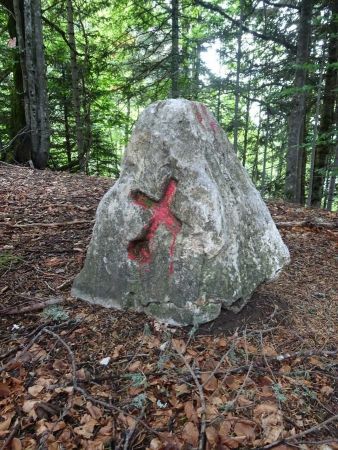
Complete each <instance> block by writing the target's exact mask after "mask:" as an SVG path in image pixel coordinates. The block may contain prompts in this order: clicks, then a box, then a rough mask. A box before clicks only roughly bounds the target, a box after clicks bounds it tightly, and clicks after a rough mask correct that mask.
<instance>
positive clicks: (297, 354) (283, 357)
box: [216, 349, 338, 374]
mask: <svg viewBox="0 0 338 450" xmlns="http://www.w3.org/2000/svg"><path fill="white" fill-rule="evenodd" d="M337 353H338V350H337V349H335V350H316V349H314V350H305V351H299V352H292V353H284V354H280V355H277V356H270V357H265V358H262V359H261V360H258V361H256V362H253V365H252V368H253V369H259V368H260V367H261V366H262V365H264V363H266V362H281V361H285V360H288V359H292V358H308V357H310V356H325V357H328V356H335V355H336V354H337ZM249 367H250V364H245V365H243V366H239V367H233V368H232V369H231V368H230V369H228V370H227V372H226V373H227V374H231V373H240V372H244V371H245V370H248V368H249ZM222 373H224V372H223V371H222V372H219V371H218V372H216V374H222Z"/></svg>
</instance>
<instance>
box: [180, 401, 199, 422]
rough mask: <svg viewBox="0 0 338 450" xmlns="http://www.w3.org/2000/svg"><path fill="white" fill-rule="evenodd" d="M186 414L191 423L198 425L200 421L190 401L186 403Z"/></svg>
mask: <svg viewBox="0 0 338 450" xmlns="http://www.w3.org/2000/svg"><path fill="white" fill-rule="evenodd" d="M184 412H185V415H186V417H187V419H188V420H189V421H190V422H194V423H195V424H198V422H199V419H198V415H197V411H196V409H195V408H194V404H193V402H191V401H189V402H185V403H184Z"/></svg>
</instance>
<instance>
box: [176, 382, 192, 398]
mask: <svg viewBox="0 0 338 450" xmlns="http://www.w3.org/2000/svg"><path fill="white" fill-rule="evenodd" d="M175 391H176V392H177V397H179V396H180V395H184V394H188V393H189V392H190V389H189V387H188V386H187V385H186V384H180V385H179V386H177V385H176V386H175Z"/></svg>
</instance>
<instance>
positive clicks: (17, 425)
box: [0, 419, 20, 450]
mask: <svg viewBox="0 0 338 450" xmlns="http://www.w3.org/2000/svg"><path fill="white" fill-rule="evenodd" d="M19 428H20V421H19V419H16V421H15V423H14V426H13V428H12V430H11V432H10V433H9V435H8V436H7V438H6V439H5V442H4V443H3V444H2V446H1V449H0V450H6V449H7V447H8V446H9V444H10V443H11V442H12V439H13V438H14V436H15V435H16V433H17V432H18V430H19Z"/></svg>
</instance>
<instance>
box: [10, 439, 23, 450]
mask: <svg viewBox="0 0 338 450" xmlns="http://www.w3.org/2000/svg"><path fill="white" fill-rule="evenodd" d="M21 449H22V444H21V441H20V439H18V438H16V437H15V438H13V439H12V442H11V450H21Z"/></svg>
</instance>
